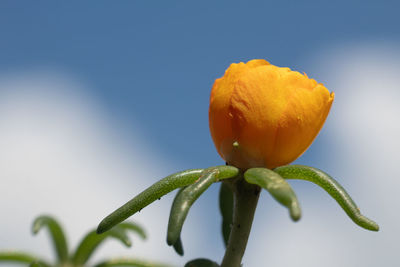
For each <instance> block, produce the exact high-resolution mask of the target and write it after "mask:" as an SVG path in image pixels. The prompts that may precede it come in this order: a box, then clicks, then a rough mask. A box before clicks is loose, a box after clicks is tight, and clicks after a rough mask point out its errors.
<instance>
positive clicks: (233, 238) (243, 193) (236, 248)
mask: <svg viewBox="0 0 400 267" xmlns="http://www.w3.org/2000/svg"><path fill="white" fill-rule="evenodd" d="M231 185H232V191H233V193H234V198H235V204H234V210H233V224H232V228H231V233H230V235H229V241H228V245H227V247H226V251H225V255H224V259H223V260H222V264H221V267H240V265H241V262H242V257H243V255H244V252H245V250H246V246H247V240H248V239H249V235H250V231H251V225H252V223H253V218H254V213H255V211H256V207H257V202H258V197H259V195H260V190H261V189H260V187H259V186H257V185H252V184H249V183H247V182H246V181H245V180H244V179H243V175H241V176H240V177H238V179H235V181H233V183H232V184H231Z"/></svg>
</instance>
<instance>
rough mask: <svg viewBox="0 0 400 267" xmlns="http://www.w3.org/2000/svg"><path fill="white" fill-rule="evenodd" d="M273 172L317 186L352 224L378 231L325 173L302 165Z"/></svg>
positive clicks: (289, 166) (279, 168)
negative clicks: (335, 202) (344, 213)
mask: <svg viewBox="0 0 400 267" xmlns="http://www.w3.org/2000/svg"><path fill="white" fill-rule="evenodd" d="M274 171H275V172H277V173H279V174H280V175H281V176H282V177H284V178H285V179H301V180H306V181H310V182H312V183H315V184H317V185H319V186H320V187H322V188H323V189H324V190H325V191H326V192H328V194H329V195H330V196H331V197H333V198H334V199H335V200H336V201H337V203H338V204H339V205H340V206H341V207H342V209H343V210H344V211H345V212H346V213H347V215H348V216H349V217H350V218H351V219H352V220H353V222H355V223H356V224H357V225H359V226H361V227H363V228H365V229H367V230H371V231H378V230H379V226H378V225H377V224H376V223H375V222H374V221H372V220H370V219H368V218H367V217H365V216H363V215H362V214H361V213H360V210H359V209H358V207H357V205H356V204H355V203H354V201H353V200H352V199H351V197H350V196H349V194H348V193H347V192H346V190H344V188H343V187H342V186H341V185H340V184H339V183H338V182H337V181H336V180H335V179H333V178H332V177H331V176H329V175H328V174H326V173H325V172H323V171H321V170H319V169H316V168H312V167H309V166H303V165H287V166H282V167H278V168H276V169H274Z"/></svg>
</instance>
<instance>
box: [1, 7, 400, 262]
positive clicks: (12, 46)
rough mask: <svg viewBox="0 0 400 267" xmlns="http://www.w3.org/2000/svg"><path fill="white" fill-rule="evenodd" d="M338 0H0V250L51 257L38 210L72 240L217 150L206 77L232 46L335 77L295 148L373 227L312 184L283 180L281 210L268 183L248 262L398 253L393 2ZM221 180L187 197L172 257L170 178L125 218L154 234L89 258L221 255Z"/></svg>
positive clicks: (367, 258)
mask: <svg viewBox="0 0 400 267" xmlns="http://www.w3.org/2000/svg"><path fill="white" fill-rule="evenodd" d="M344 3H345V2H344V1H343V2H342V1H336V2H335V4H333V3H332V2H331V3H328V2H326V3H325V2H324V1H318V2H312V1H307V2H306V3H305V4H299V3H295V2H293V1H281V2H279V4H277V3H275V4H268V3H254V4H246V5H244V4H241V3H240V2H235V1H229V2H224V1H221V2H219V3H218V4H213V3H212V2H211V1H210V2H209V3H206V2H202V3H201V4H193V3H191V4H188V3H185V2H182V1H176V2H173V1H172V2H168V4H167V3H157V6H156V5H155V3H150V2H149V3H140V2H124V1H121V2H119V3H118V4H114V5H111V4H110V3H107V2H103V1H88V2H85V3H80V2H76V4H68V5H67V4H62V3H53V2H50V1H49V2H46V1H43V2H41V4H37V3H35V4H33V3H31V2H28V1H27V2H25V3H24V2H19V3H16V2H14V1H3V2H2V3H1V4H0V7H1V8H0V33H1V35H2V40H3V41H2V42H1V43H0V183H1V184H0V200H1V201H0V212H1V214H2V215H1V218H2V222H1V227H0V250H1V249H10V248H19V249H23V250H26V251H31V252H36V253H38V254H40V255H44V256H45V257H46V258H48V259H51V258H52V257H53V256H52V252H51V247H50V246H49V244H48V240H47V236H46V234H45V233H39V235H38V236H35V237H34V236H32V235H31V233H30V226H31V222H32V220H33V219H34V218H35V216H37V215H39V214H42V213H46V214H54V215H55V216H57V218H59V219H60V221H61V222H62V223H63V225H64V226H65V228H66V231H67V232H68V236H69V240H70V243H71V245H74V244H76V243H77V242H78V240H79V238H80V237H81V236H82V234H83V233H85V232H86V231H88V230H89V229H91V228H94V227H96V226H97V224H98V223H99V222H100V220H101V219H102V218H104V216H106V215H107V214H108V213H109V212H111V211H113V210H114V209H115V208H117V207H119V206H120V205H121V204H123V203H124V202H125V201H127V200H129V199H130V198H131V197H133V196H134V195H135V194H137V193H139V192H140V191H141V190H143V189H144V188H146V187H147V186H149V185H151V184H152V183H154V182H155V181H157V180H158V179H160V178H162V177H163V176H166V175H168V174H170V173H173V172H175V171H179V170H183V169H189V168H198V167H208V166H211V165H218V164H222V163H223V162H222V160H221V159H220V158H219V157H218V155H217V153H216V151H215V149H214V147H213V144H212V141H211V138H210V136H209V132H208V122H207V109H208V97H209V92H210V88H211V86H212V83H213V81H214V80H215V78H217V77H219V76H221V75H222V74H223V72H224V70H225V68H227V67H228V66H229V64H230V63H231V62H238V61H247V60H250V59H252V58H265V59H267V60H269V61H270V62H271V63H273V64H275V65H278V66H288V67H291V68H293V69H295V70H299V71H301V72H306V73H307V74H308V75H309V76H310V77H312V78H315V79H317V81H319V82H323V83H324V84H325V85H326V86H327V87H328V88H329V89H330V90H332V91H334V92H335V94H336V98H335V102H334V104H333V106H332V110H331V114H330V115H329V118H328V120H327V122H326V124H325V127H324V128H323V130H322V131H321V133H320V135H319V137H318V138H317V139H316V141H315V142H314V144H313V145H312V146H311V148H310V149H309V150H308V151H307V152H306V153H305V154H304V155H303V156H302V158H300V159H299V160H298V162H299V163H302V164H307V165H311V166H315V167H318V168H321V169H323V170H325V171H327V172H328V173H330V174H332V175H333V176H334V177H335V178H336V179H337V180H338V181H339V182H340V183H341V184H342V185H343V186H344V187H345V188H346V189H347V190H348V192H349V193H350V194H351V196H352V197H353V198H354V200H355V201H356V203H357V204H358V205H359V207H360V209H361V211H362V212H363V213H364V214H365V215H366V216H368V217H371V218H372V219H374V220H376V221H377V222H378V223H379V224H380V226H381V230H380V232H378V233H373V232H369V231H366V230H364V229H361V228H359V227H357V226H356V225H355V224H353V223H352V221H351V220H350V219H348V218H347V217H346V215H345V213H344V212H343V211H342V210H341V209H340V207H339V206H338V205H337V204H336V203H335V202H334V201H333V200H332V199H331V198H330V197H329V196H328V195H327V194H326V193H325V192H323V191H322V190H321V189H320V188H318V187H317V186H315V185H312V184H309V183H307V182H304V181H290V182H291V184H292V185H293V187H294V189H295V190H296V192H297V194H298V196H299V199H300V201H301V204H302V208H303V218H302V219H301V220H300V221H299V222H298V223H293V222H291V221H290V219H289V218H288V214H287V212H286V210H285V209H283V208H282V207H280V206H279V205H278V204H277V203H275V202H274V201H273V199H271V197H270V196H268V194H266V193H264V194H263V195H262V197H261V199H260V204H259V207H258V209H257V213H256V217H255V222H254V227H253V230H252V235H251V236H250V241H249V245H248V250H247V252H246V255H245V258H244V266H249V267H253V266H254V267H256V266H299V267H301V266H308V267H309V266H327V267H330V266H344V267H347V266H348V267H353V266H371V267H374V266H380V265H384V266H398V264H399V260H398V257H396V252H397V250H398V249H397V246H398V245H397V237H398V236H399V235H400V231H399V230H398V229H397V225H398V224H399V223H400V215H398V214H397V213H396V210H397V203H399V202H400V197H399V194H398V193H397V186H400V183H399V180H398V179H397V178H396V177H397V172H396V167H397V162H398V158H399V157H398V153H397V151H399V149H400V142H399V141H398V138H397V137H398V136H400V126H399V124H398V122H399V119H398V116H399V115H400V106H399V94H400V91H399V84H400V78H399V75H398V73H399V72H400V32H399V29H398V25H399V19H397V18H396V17H397V16H396V12H395V10H398V6H397V9H396V6H395V4H392V3H391V2H390V1H387V2H385V1H384V2H381V3H380V4H373V2H368V1H367V2H365V1H363V2H358V1H354V2H352V3H347V2H346V4H344ZM361 3H362V5H361ZM228 4H229V5H228ZM217 193H218V186H213V187H212V188H211V189H210V190H209V191H207V192H206V193H205V194H204V195H203V196H202V197H201V198H200V199H199V200H198V202H197V203H196V204H195V205H194V206H193V208H192V210H191V212H190V214H189V216H188V219H187V221H186V223H185V226H184V229H183V234H182V239H183V242H184V246H185V256H184V257H183V258H182V257H179V256H178V255H176V254H175V253H174V252H173V250H172V249H171V248H170V247H168V246H167V245H166V242H165V235H166V226H167V222H168V213H169V207H170V204H171V201H172V198H173V194H171V195H168V196H166V197H164V198H162V199H161V200H160V201H157V202H156V203H154V204H153V205H151V206H150V207H148V208H146V209H144V210H143V211H142V212H141V213H140V214H138V216H134V217H133V218H131V219H132V220H135V221H137V222H139V223H141V224H142V225H144V226H146V229H147V232H148V235H149V240H147V241H145V242H143V241H142V240H140V239H138V238H136V237H135V236H133V237H132V238H133V241H134V246H133V248H131V249H125V248H123V247H122V246H121V245H120V244H118V243H117V242H115V241H114V242H113V241H110V242H109V243H108V244H107V245H105V246H104V247H102V248H101V249H100V250H99V251H98V253H97V254H96V258H97V259H101V258H104V257H105V256H107V255H130V256H132V257H140V258H154V259H158V260H160V261H164V262H168V263H172V264H176V265H177V266H181V265H183V263H184V262H186V261H188V260H190V259H192V258H196V257H208V258H211V259H213V260H215V261H219V260H220V259H221V258H222V256H223V252H224V250H223V246H222V240H221V238H220V233H219V231H218V230H219V227H220V225H219V224H220V218H219V214H218V206H217Z"/></svg>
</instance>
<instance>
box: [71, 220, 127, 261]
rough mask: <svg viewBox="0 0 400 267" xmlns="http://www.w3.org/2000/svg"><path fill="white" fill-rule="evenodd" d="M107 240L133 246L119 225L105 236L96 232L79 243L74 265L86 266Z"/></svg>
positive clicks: (90, 233) (73, 258)
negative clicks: (115, 240) (110, 239)
mask: <svg viewBox="0 0 400 267" xmlns="http://www.w3.org/2000/svg"><path fill="white" fill-rule="evenodd" d="M107 238H115V239H117V240H119V241H121V242H122V243H123V244H124V245H125V246H127V247H130V246H131V245H132V243H131V240H130V239H129V237H128V235H127V233H126V231H125V229H124V228H123V227H119V225H118V226H116V227H114V228H112V229H110V230H109V231H108V232H106V233H103V234H97V233H96V231H91V232H89V233H88V234H87V235H86V236H85V237H84V238H83V239H82V241H81V242H80V243H79V245H78V248H77V249H76V252H75V253H74V255H73V257H72V261H73V263H74V264H75V265H78V266H81V265H84V264H85V263H86V262H87V261H88V259H89V258H90V256H91V255H92V254H93V252H94V251H95V250H96V249H97V248H98V246H99V245H100V244H101V243H102V242H103V241H104V240H105V239H107Z"/></svg>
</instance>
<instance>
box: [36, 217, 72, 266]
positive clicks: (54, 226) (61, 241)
mask: <svg viewBox="0 0 400 267" xmlns="http://www.w3.org/2000/svg"><path fill="white" fill-rule="evenodd" d="M43 227H47V228H48V230H49V233H50V237H51V238H52V240H53V245H54V249H55V251H56V254H57V258H58V261H59V262H61V263H63V262H66V261H67V260H68V245H67V240H66V238H65V235H64V232H63V230H62V228H61V226H60V224H59V223H58V222H57V221H56V220H55V219H54V218H53V217H51V216H47V215H42V216H39V217H37V218H36V219H35V221H34V222H33V225H32V232H33V233H34V234H37V233H38V232H39V230H40V229H42V228H43Z"/></svg>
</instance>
